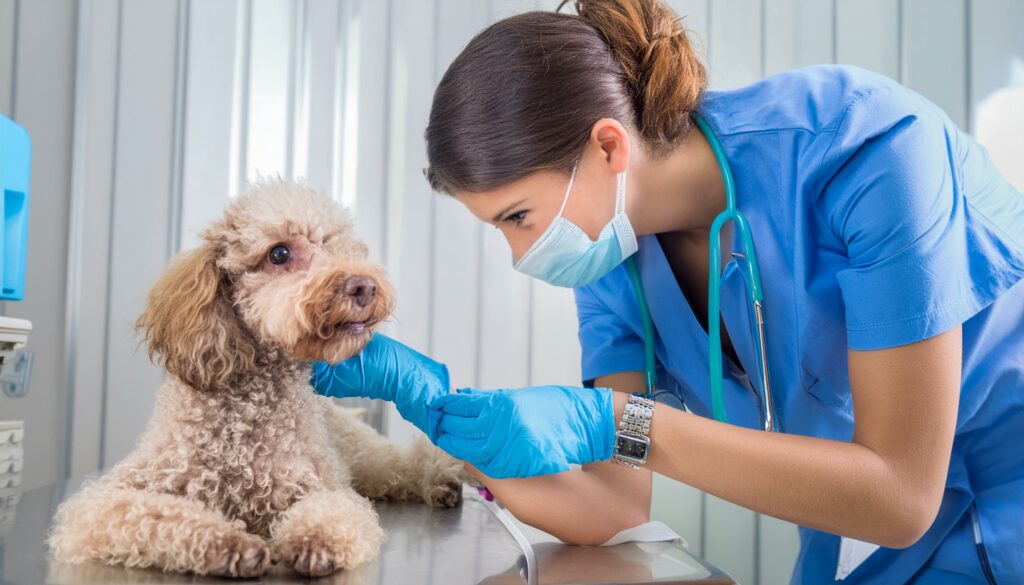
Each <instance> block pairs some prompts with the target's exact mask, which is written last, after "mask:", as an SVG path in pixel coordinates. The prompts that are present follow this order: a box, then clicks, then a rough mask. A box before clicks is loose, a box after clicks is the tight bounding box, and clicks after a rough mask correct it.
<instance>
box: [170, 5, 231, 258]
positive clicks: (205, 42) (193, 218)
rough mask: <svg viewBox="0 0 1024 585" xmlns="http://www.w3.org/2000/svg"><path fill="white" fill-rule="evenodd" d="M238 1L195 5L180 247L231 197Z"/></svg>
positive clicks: (190, 242)
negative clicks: (233, 90)
mask: <svg viewBox="0 0 1024 585" xmlns="http://www.w3.org/2000/svg"><path fill="white" fill-rule="evenodd" d="M237 21H238V0H206V1H204V2H192V3H191V9H190V13H189V23H188V24H189V26H188V37H187V42H188V54H189V55H191V56H193V58H192V59H190V60H189V63H188V71H187V74H186V87H185V88H186V94H185V113H186V116H185V132H184V138H185V143H184V148H183V154H184V161H183V173H182V174H183V182H182V212H181V218H182V221H181V234H180V242H181V248H182V249H189V248H192V247H194V246H195V245H196V244H197V243H198V239H199V238H198V233H199V231H200V230H201V229H202V228H203V227H205V226H206V225H207V224H208V223H209V222H210V221H212V220H213V219H215V218H217V217H219V216H220V215H221V212H222V211H223V209H224V205H225V204H227V202H228V199H229V197H230V196H232V195H234V194H233V193H231V192H230V187H229V185H230V183H231V176H230V175H231V160H230V154H231V120H232V110H233V107H234V103H233V95H232V89H233V82H234V73H235V71H234V65H235V49H236V44H237V35H238V33H239V31H238V26H239V24H240V23H238V22H237Z"/></svg>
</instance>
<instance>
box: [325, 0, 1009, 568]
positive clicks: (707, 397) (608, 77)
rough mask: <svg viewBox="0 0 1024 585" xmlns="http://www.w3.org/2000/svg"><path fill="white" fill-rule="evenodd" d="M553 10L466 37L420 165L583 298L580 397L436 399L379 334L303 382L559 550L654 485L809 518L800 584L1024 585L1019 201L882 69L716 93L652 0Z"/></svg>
mask: <svg viewBox="0 0 1024 585" xmlns="http://www.w3.org/2000/svg"><path fill="white" fill-rule="evenodd" d="M574 5H575V8H576V11H577V15H570V14H561V13H545V12H532V13H527V14H522V15H519V16H514V17H511V18H508V19H505V20H502V21H500V22H497V23H495V24H494V25H492V26H490V27H488V28H487V29H485V30H484V31H483V32H481V33H480V34H479V35H477V37H476V38H474V39H473V40H472V41H471V42H470V43H469V45H468V46H467V47H466V48H465V49H464V50H463V51H462V53H461V54H460V55H459V56H458V58H456V59H455V61H454V62H453V63H452V64H451V66H450V67H449V69H448V71H447V73H446V74H445V76H444V78H443V79H442V80H441V83H440V85H439V86H438V88H437V91H436V93H435V95H434V102H433V108H432V110H431V115H430V123H429V126H428V127H427V130H426V141H427V153H428V158H429V168H428V169H427V171H426V174H427V178H428V179H429V181H430V183H431V185H432V186H433V187H434V189H435V190H437V191H440V192H443V193H448V194H450V195H452V196H454V197H455V198H456V199H458V200H459V201H460V202H462V203H463V204H465V206H466V207H467V208H468V209H469V210H470V211H471V212H472V213H473V214H474V215H475V216H476V217H478V218H479V219H480V220H482V221H484V222H486V223H490V224H493V225H495V226H496V227H497V228H498V229H500V230H501V231H502V233H503V234H504V235H505V237H506V239H507V240H508V242H509V245H510V247H511V250H512V255H513V258H514V261H515V267H516V268H517V269H518V270H520V271H522V272H525V273H527V274H529V275H531V276H534V277H537V278H540V279H543V280H545V281H547V282H550V283H552V284H556V285H560V286H569V287H573V288H574V289H575V294H576V301H577V309H578V313H579V327H580V330H579V336H580V342H581V344H582V350H583V377H584V381H585V382H584V386H585V387H582V388H569V387H557V386H549V387H539V388H525V389H512V390H496V391H481V390H473V389H464V390H460V391H458V392H456V393H449V392H448V391H449V387H448V375H447V369H446V368H445V367H444V365H443V364H439V363H437V362H434V361H432V360H430V359H429V358H426V357H424V356H422V355H419V354H417V353H415V352H414V351H412V350H411V349H409V348H407V347H405V346H403V345H401V344H399V343H398V342H395V341H393V340H390V339H388V338H386V337H383V336H380V335H376V336H374V338H373V339H372V340H370V342H369V344H368V345H367V346H366V348H365V349H364V351H363V352H362V354H361V356H360V357H358V358H354V359H353V360H350V361H348V362H343V363H342V364H338V365H335V366H330V365H328V364H317V365H316V366H315V371H314V380H313V382H314V385H315V386H316V388H317V390H318V391H320V392H323V393H327V394H332V395H337V396H357V395H358V396H370V397H376V398H380V397H384V398H389V399H392V400H395V401H396V403H397V405H398V408H399V412H401V413H402V415H403V416H405V417H406V418H407V419H409V420H411V421H413V422H414V423H415V424H417V426H419V427H420V428H421V429H422V430H423V431H424V432H425V433H427V435H428V436H429V437H430V438H431V440H433V441H434V442H435V443H436V444H438V445H439V446H440V447H441V448H443V449H445V450H446V451H448V452H449V453H451V454H452V455H454V456H456V457H458V458H460V459H463V460H465V461H466V462H468V463H470V464H472V465H473V466H474V469H475V470H477V473H478V474H479V477H480V480H481V481H482V482H483V483H484V484H485V485H486V486H487V487H488V488H489V489H490V490H491V491H492V492H493V493H494V494H495V495H496V496H497V497H498V498H499V499H500V500H501V501H502V502H503V503H504V504H505V505H506V506H507V507H508V508H509V509H510V510H511V511H512V512H513V513H515V514H516V515H517V516H518V517H519V518H521V519H523V520H524V521H526V522H528V523H530V524H533V525H535V526H538V527H539V528H542V529H544V530H547V531H549V532H551V533H553V534H555V535H556V536H559V537H560V538H562V539H564V540H566V541H570V542H578V543H589V544H598V543H601V542H604V541H605V540H606V539H608V538H609V537H610V536H611V535H613V534H615V533H616V532H618V531H619V530H621V529H623V528H626V527H629V526H633V525H636V524H639V523H641V522H643V521H646V519H647V518H648V514H649V507H650V490H651V473H650V470H653V471H657V472H658V473H661V474H662V475H665V476H668V477H671V478H674V479H676V480H679V481H682V482H685V483H687V484H689V485H691V486H694V487H696V488H699V489H701V490H704V491H706V492H708V493H710V494H714V495H716V496H718V497H721V498H724V499H726V500H729V501H731V502H734V503H737V504H739V505H742V506H745V507H747V508H750V509H752V510H755V511H758V512H761V513H764V514H769V515H772V516H776V517H778V518H782V519H785V520H789V521H791V522H795V523H797V524H799V525H801V527H802V528H801V553H800V557H799V561H798V566H797V568H796V570H795V572H794V576H793V582H794V583H813V584H817V583H829V582H833V581H840V580H841V581H842V582H843V583H897V582H911V581H912V582H917V583H936V582H951V581H952V582H982V583H983V582H989V583H994V582H996V581H997V580H998V581H1001V582H1004V583H1009V582H1021V581H1024V555H1022V554H1021V550H1024V548H1022V540H1024V537H1022V526H1024V449H1021V447H1020V446H1021V441H1020V437H1019V435H1017V434H1016V433H1017V429H1019V428H1021V427H1024V335H1021V332H1022V331H1024V285H1022V284H1019V282H1020V281H1021V279H1022V278H1024V197H1022V196H1021V194H1020V193H1019V192H1017V191H1016V190H1014V189H1013V188H1012V187H1011V186H1010V185H1009V184H1008V183H1007V181H1006V180H1005V179H1004V178H1003V177H1002V176H1001V175H1000V174H999V173H998V172H997V171H996V170H995V169H994V167H993V166H992V164H991V161H990V159H989V157H988V154H987V153H986V152H985V150H984V149H983V148H982V147H980V146H979V145H978V144H977V143H975V142H974V141H973V140H972V139H971V138H970V137H969V136H968V135H967V134H965V133H963V132H961V131H960V130H959V129H958V128H956V126H955V124H953V122H952V121H950V119H949V118H948V117H947V116H946V115H945V114H944V113H943V112H942V111H941V110H940V109H939V108H938V107H936V106H935V105H933V104H932V103H930V102H928V101H927V100H925V99H924V98H923V97H921V96H919V95H917V94H915V93H913V92H911V91H910V90H908V89H906V88H904V87H902V86H900V85H899V84H897V83H895V82H893V81H891V80H889V79H886V78H884V77H881V76H879V75H875V74H871V73H869V72H866V71H863V70H859V69H856V68H851V67H835V66H828V67H812V68H806V69H800V70H796V71H792V72H787V73H783V74H779V75H776V76H773V77H769V78H767V79H765V80H762V81H760V82H758V83H755V84H753V85H751V86H749V87H745V88H741V89H737V90H732V91H710V90H706V89H705V85H706V81H705V79H706V78H705V71H704V67H703V66H702V65H701V63H700V61H699V60H698V59H697V57H696V56H695V55H694V53H693V51H692V49H691V46H690V43H689V40H688V39H687V36H686V33H685V32H684V30H683V29H682V28H681V27H680V26H679V23H678V20H677V18H676V16H675V15H674V14H673V13H672V12H671V11H670V10H669V9H668V8H667V7H666V6H664V5H663V4H662V3H660V2H658V1H657V0H578V1H576V2H574ZM730 225H731V226H733V227H732V230H731V231H730V229H729V226H730ZM754 242H756V257H755V253H754V252H755V247H754V246H753V243H754ZM721 248H726V249H727V250H729V251H730V252H731V254H726V255H725V259H724V261H723V259H722V257H721V254H720V249H721ZM762 277H763V278H762ZM719 297H720V298H721V305H720V308H721V310H719ZM723 326H724V329H723ZM769 365H770V367H769ZM723 373H724V375H723ZM645 388H647V389H648V390H649V392H648V396H647V398H649V397H650V395H653V396H654V397H655V398H656V401H655V402H656V403H655V402H652V401H649V400H647V399H646V398H645V397H644V396H635V395H631V393H632V392H643V391H644V389H645ZM654 388H657V391H654V392H650V390H652V389H654ZM765 431H776V432H765ZM778 431H781V432H778ZM615 462H619V463H625V464H627V465H614V464H613V463H615ZM575 465H582V468H575V467H574V466H575ZM865 541H866V542H865ZM867 543H874V544H875V545H880V546H881V547H882V548H879V549H877V550H873V549H875V548H877V547H875V546H873V545H869V544H867ZM865 547H867V548H868V550H869V551H871V550H873V553H872V554H870V556H868V557H867V560H866V561H864V562H863V563H862V564H860V566H857V567H853V566H851V565H850V564H849V563H845V564H844V562H842V561H843V559H844V558H847V557H849V556H850V552H851V551H852V550H853V549H854V548H860V549H864V548H865ZM837 565H838V566H837Z"/></svg>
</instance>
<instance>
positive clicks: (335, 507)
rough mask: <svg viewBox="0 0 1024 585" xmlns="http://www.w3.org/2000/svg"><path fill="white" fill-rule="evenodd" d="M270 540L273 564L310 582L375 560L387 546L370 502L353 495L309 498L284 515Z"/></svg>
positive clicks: (324, 494) (345, 491) (343, 493)
mask: <svg viewBox="0 0 1024 585" xmlns="http://www.w3.org/2000/svg"><path fill="white" fill-rule="evenodd" d="M270 534H271V547H272V550H273V554H274V560H275V561H278V562H282V563H285V564H286V565H288V566H289V567H291V568H292V569H294V570H295V571H296V572H297V573H300V574H302V575H307V576H310V577H320V576H323V575H330V574H331V573H334V572H335V571H338V570H341V569H350V568H352V567H355V566H357V565H360V564H362V563H365V562H366V561H369V560H372V559H373V558H375V557H376V556H377V553H378V552H379V551H380V545H381V543H382V542H384V531H383V530H382V529H381V527H380V524H379V523H378V522H377V513H376V512H375V511H374V510H373V506H372V505H371V504H370V501H369V500H367V499H366V498H364V497H362V496H360V495H359V494H357V493H356V492H355V491H354V490H351V489H341V490H334V491H324V492H317V493H313V494H310V495H308V496H306V497H305V498H303V499H301V500H299V501H298V502H296V503H295V504H294V505H293V506H292V507H291V508H288V509H287V510H285V512H284V513H283V514H282V515H281V517H280V518H278V520H277V521H276V522H275V523H274V524H273V525H272V526H271V527H270Z"/></svg>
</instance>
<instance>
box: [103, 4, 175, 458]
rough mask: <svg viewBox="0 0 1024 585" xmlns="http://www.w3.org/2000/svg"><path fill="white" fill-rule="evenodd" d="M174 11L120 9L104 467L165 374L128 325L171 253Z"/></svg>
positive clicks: (124, 445) (136, 429)
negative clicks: (138, 348) (150, 357)
mask: <svg viewBox="0 0 1024 585" xmlns="http://www.w3.org/2000/svg"><path fill="white" fill-rule="evenodd" d="M177 14H178V4H177V2H175V1H173V0H162V1H160V2H147V3H138V2H124V3H123V6H122V23H121V51H120V59H121V62H120V70H121V73H120V78H119V86H118V93H117V102H118V120H117V134H116V136H115V141H116V152H115V161H114V169H115V170H114V200H113V206H114V213H113V218H112V219H113V223H112V225H111V226H110V229H111V246H110V273H111V275H112V278H113V280H112V281H111V287H110V305H109V310H110V313H109V322H108V328H109V338H108V343H107V353H108V356H109V357H108V361H107V364H108V365H107V401H106V413H105V422H106V430H107V433H106V437H105V444H104V450H103V463H104V464H105V465H109V464H112V463H114V462H115V461H117V460H118V459H120V458H121V457H122V456H123V455H125V454H126V453H128V451H130V450H131V448H132V445H133V444H134V443H135V439H136V437H137V436H138V435H139V433H140V432H141V431H142V429H143V427H144V425H145V422H146V420H147V419H148V413H149V412H150V411H151V410H152V405H153V397H154V396H155V394H156V390H157V388H158V387H159V385H160V383H161V381H162V379H163V373H162V371H161V370H160V369H159V368H157V367H156V366H154V365H152V364H151V363H149V360H148V359H147V357H146V352H145V349H144V348H142V349H141V350H139V351H137V350H136V349H137V346H138V339H137V338H136V337H135V335H134V331H133V326H134V323H135V320H136V318H137V317H138V316H139V314H140V313H141V312H142V309H143V307H144V299H145V294H146V291H147V290H148V289H149V287H150V286H151V285H152V283H153V280H154V279H155V277H156V276H157V274H159V272H160V271H161V270H162V269H163V267H164V265H165V264H166V262H167V259H168V256H169V253H170V250H169V249H168V247H169V246H168V243H169V240H170V233H169V230H170V222H169V216H170V214H169V208H170V205H171V201H172V197H171V188H170V186H171V185H172V172H173V169H172V160H173V158H174V153H173V152H172V145H173V144H174V110H175V104H174V96H175V94H176V91H175V89H176V88H175V83H176V79H175V71H176V70H177V67H176V61H175V59H176V56H177V49H178V48H177V38H178V37H177V31H176V27H175V26H173V25H169V23H174V22H176V19H177Z"/></svg>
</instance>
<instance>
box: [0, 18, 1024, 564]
mask: <svg viewBox="0 0 1024 585" xmlns="http://www.w3.org/2000/svg"><path fill="white" fill-rule="evenodd" d="M557 4H558V1H557V0H147V1H144V2H143V1H138V0H77V1H76V0H0V112H3V113H5V114H7V115H9V116H10V117H12V118H13V119H14V120H15V121H16V122H18V123H19V124H21V125H23V126H25V127H26V128H27V129H28V130H29V132H30V133H31V134H32V137H33V142H34V145H33V146H34V153H33V154H34V156H33V169H32V210H31V215H32V217H31V228H30V243H29V264H28V275H27V278H28V282H27V286H26V290H27V294H26V299H25V301H23V302H19V303H14V302H8V303H6V306H4V307H2V308H3V311H0V312H2V313H4V314H7V315H10V316H15V317H26V318H29V319H31V320H32V322H33V324H34V330H33V332H32V334H31V337H30V342H29V345H30V349H33V350H35V352H36V358H35V361H36V364H35V370H34V372H33V375H32V383H31V387H30V390H29V393H28V396H26V397H25V398H21V399H17V400H15V399H10V398H6V397H2V396H0V419H11V418H13V419H19V420H24V421H25V423H26V437H25V445H26V466H25V472H24V473H25V476H24V483H25V487H26V489H30V488H33V487H36V486H38V485H41V484H44V483H48V482H52V481H54V480H56V479H58V478H61V477H63V476H65V475H80V474H84V473H87V472H90V471H93V470H96V469H98V468H100V467H102V466H107V465H111V464H112V463H114V462H115V461H117V460H118V459H119V458H120V457H121V456H122V455H123V454H125V453H126V452H127V451H129V450H130V448H131V446H132V444H133V442H134V439H135V437H136V436H137V435H138V433H139V432H140V431H141V429H142V426H143V425H144V424H145V422H146V420H147V419H148V416H149V413H150V410H151V406H152V402H153V396H154V394H155V391H156V389H157V387H158V385H159V384H160V381H161V379H162V376H163V374H162V372H161V371H160V370H159V369H157V368H156V367H154V366H153V365H151V364H150V363H149V362H148V360H147V358H146V354H145V351H144V349H142V348H139V347H138V339H137V338H136V337H134V335H133V331H132V325H133V323H134V321H135V318H136V317H137V316H138V314H139V313H140V312H141V309H142V306H143V299H144V296H145V293H146V291H147V290H148V288H149V286H150V284H151V283H152V281H153V279H154V277H155V276H156V275H157V274H158V272H159V271H160V270H161V269H162V268H163V267H164V265H165V263H166V262H167V260H168V259H169V258H170V256H171V255H173V254H174V253H175V252H177V251H178V250H181V249H185V248H189V247H191V246H193V245H194V244H195V243H196V241H197V237H196V233H197V230H198V229H200V228H201V227H202V226H203V225H205V224H206V223H207V222H208V221H209V220H211V219H213V218H214V217H216V216H218V215H219V213H220V210H221V209H222V207H223V205H224V204H225V203H226V202H227V201H228V199H229V197H230V196H231V195H232V194H234V193H236V192H238V191H239V190H240V189H241V188H242V186H243V185H244V184H245V182H246V181H250V180H254V179H256V178H257V177H259V176H277V175H279V176H282V177H285V178H297V177H303V178H304V179H305V181H306V182H307V183H309V184H310V185H312V186H314V187H317V188H319V189H323V190H325V191H327V192H328V193H330V194H331V195H332V196H333V197H336V198H338V199H340V200H341V201H343V202H344V203H346V204H347V205H349V206H351V207H352V208H353V210H354V211H355V215H356V222H357V227H358V230H359V232H360V233H361V234H362V236H363V237H364V238H365V240H366V242H367V244H368V245H369V247H370V250H371V252H372V255H373V256H374V257H375V258H376V259H378V260H379V261H381V262H383V263H384V264H385V265H386V267H387V268H388V270H389V273H390V275H391V277H392V278H393V280H394V282H395V284H396V285H397V288H398V291H399V299H398V311H397V315H396V317H395V319H394V320H393V322H392V323H390V324H389V326H388V329H387V331H388V332H389V333H390V334H392V335H395V336H397V337H398V338H399V339H401V340H402V341H404V342H406V343H408V344H410V345H412V346H413V347H415V348H417V349H419V350H421V351H424V352H425V353H427V354H429V355H431V356H433V357H435V358H437V359H439V360H441V361H444V362H446V363H447V364H448V365H449V367H450V369H451V372H452V374H453V383H454V384H455V385H456V386H463V385H471V386H475V387H485V388H487V387H516V386H523V385H530V384H578V383H579V377H580V375H579V357H580V356H579V346H578V343H577V341H576V316H575V308H574V305H573V300H572V293H571V291H568V290H562V289H556V288H553V287H550V286H548V285H546V284H544V283H540V282H531V281H530V280H528V279H527V277H525V276H523V275H520V274H517V273H515V272H513V271H512V268H511V259H510V255H509V251H508V249H507V246H506V244H505V242H504V240H503V239H502V238H501V236H500V234H499V233H498V232H497V231H496V230H494V229H491V228H489V227H487V226H484V225H482V224H480V223H479V222H477V221H476V220H475V219H474V218H473V217H472V216H471V215H470V214H469V213H468V212H467V211H466V210H464V209H463V208H462V207H461V206H460V205H459V204H458V203H457V202H455V201H454V200H452V199H450V198H448V197H444V196H440V195H435V194H433V193H431V192H430V190H429V187H428V185H427V183H426V181H425V180H424V178H423V176H422V169H423V167H424V166H425V157H424V145H423V140H422V135H423V130H424V128H425V125H426V119H427V114H428V111H429V108H430V101H431V96H432V93H433V89H434V86H435V84H436V83H437V82H438V81H439V80H440V77H441V75H442V74H443V72H444V70H445V68H446V66H447V64H448V63H449V62H450V61H451V60H452V59H453V58H454V57H455V55H456V54H457V53H458V51H459V49H460V48H461V47H462V46H463V45H464V44H465V43H466V42H467V41H468V39H469V38H470V37H471V36H472V35H473V34H474V33H475V32H477V31H478V30H480V29H481V28H482V27H484V26H486V25H487V24H488V23H490V22H493V21H494V20H497V19H500V18H503V17H505V16H509V15H512V14H515V13H518V12H521V11H526V10H533V9H548V10H550V9H553V8H554V7H555V6H557ZM669 4H671V5H672V6H673V7H674V8H675V9H676V11H677V12H678V13H679V14H680V15H681V16H683V17H684V20H683V22H684V24H685V26H686V27H687V28H688V29H690V30H691V31H692V32H693V33H694V34H695V35H696V36H695V37H694V40H695V41H696V43H697V45H698V46H702V47H703V50H704V54H705V55H706V63H707V65H708V69H709V72H710V84H711V87H712V88H730V87H737V86H741V85H744V84H747V83H749V82H752V81H755V80H757V79H759V78H761V77H763V76H765V75H770V74H772V73H774V72H777V71H781V70H785V69H789V68H792V67H797V66H802V65H809V64H816V63H850V64H856V65H860V66H862V67H866V68H868V69H873V70H875V71H879V72H881V73H884V74H886V75H888V76H890V77H893V78H895V79H898V80H900V81H902V82H903V83H905V84H906V85H908V86H910V87H911V88H913V89H915V90H917V91H919V92H921V93H923V94H924V95H926V96H928V97H929V98H930V99H932V100H933V101H935V102H936V103H938V104H939V105H940V106H942V107H943V108H945V110H946V111H947V112H948V113H949V114H950V115H951V116H952V118H953V119H954V120H956V121H957V122H958V123H959V124H960V125H961V127H964V128H967V129H969V130H970V131H971V132H972V133H973V134H974V135H975V136H976V137H978V139H979V140H980V141H981V142H982V144H985V145H986V146H987V147H988V148H989V149H990V151H991V153H992V155H993V158H994V160H995V161H996V163H997V165H998V166H999V167H1000V168H1001V170H1002V171H1003V173H1005V174H1006V175H1007V176H1008V177H1009V178H1010V180H1011V181H1013V182H1014V183H1015V185H1016V186H1017V188H1018V189H1024V34H1021V31H1020V24H1021V23H1024V2H1021V1H1019V0H674V1H670V2H669ZM735 164H742V161H740V162H738V163H735ZM740 197H742V194H740ZM372 414H373V419H374V421H376V422H377V423H378V424H380V425H381V426H382V427H383V428H385V429H386V431H387V432H388V433H389V434H390V435H391V436H392V437H394V438H396V440H407V439H408V438H409V437H410V436H412V431H411V430H410V429H411V427H410V426H408V425H407V424H406V423H404V421H402V420H401V419H400V418H399V417H397V415H396V413H394V412H393V410H392V407H391V406H390V405H380V407H379V408H377V409H376V410H375V411H374V412H373V413H372ZM680 448H685V445H684V446H680ZM723 464H728V462H723ZM653 515H654V517H655V518H656V519H661V520H663V521H666V522H668V523H669V524H671V525H672V526H673V527H674V528H675V529H676V530H677V531H678V532H679V533H680V534H683V535H684V536H685V537H686V538H687V539H688V540H689V542H690V545H691V547H693V549H694V550H695V551H696V552H697V554H700V555H702V556H705V557H706V558H708V559H709V560H710V561H711V562H713V563H715V564H717V565H719V566H721V567H722V568H724V569H726V570H728V571H729V572H730V573H731V574H732V575H733V576H735V577H736V578H737V579H738V580H739V581H741V582H744V583H763V584H770V583H781V582H785V581H787V580H788V574H789V571H790V569H791V567H792V564H793V560H794V557H795V551H796V547H797V543H796V539H797V536H796V531H795V529H794V528H793V527H792V526H791V525H789V524H786V523H784V522H781V521H778V520H775V519H772V518H768V517H763V516H760V515H757V514H754V513H752V512H749V511H746V510H743V509H741V508H738V507H735V506H732V505H731V504H728V503H726V502H723V501H721V500H719V499H717V498H714V497H712V496H708V495H706V494H702V493H700V492H698V491H696V490H693V489H691V488H689V487H686V486H682V485H678V484H674V483H672V482H669V481H667V480H664V478H658V479H657V481H656V483H655V501H654V510H653Z"/></svg>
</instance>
